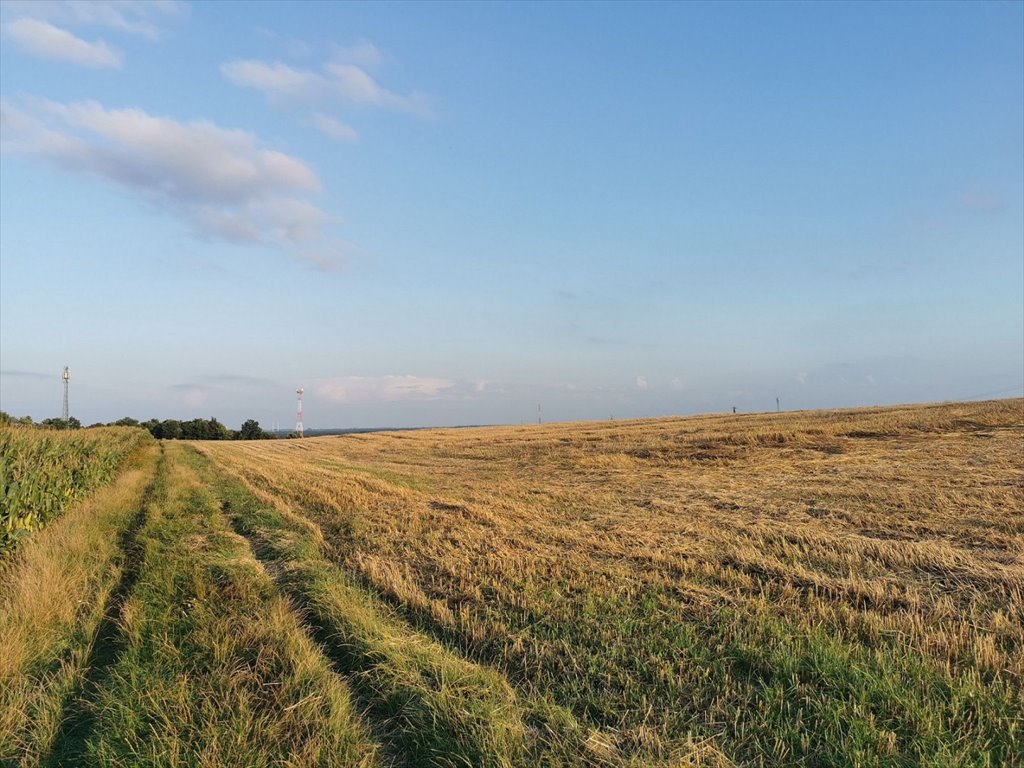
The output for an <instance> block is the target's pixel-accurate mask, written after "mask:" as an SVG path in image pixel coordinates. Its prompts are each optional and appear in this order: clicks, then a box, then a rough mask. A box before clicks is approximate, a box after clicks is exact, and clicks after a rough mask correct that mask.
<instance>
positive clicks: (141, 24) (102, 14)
mask: <svg viewBox="0 0 1024 768" xmlns="http://www.w3.org/2000/svg"><path fill="white" fill-rule="evenodd" d="M4 10H5V11H7V12H8V13H9V14H10V15H12V16H16V17H18V18H33V19H42V20H44V21H50V22H53V23H55V24H62V25H64V26H70V27H102V28H105V29H109V30H114V31H117V32H122V33H124V34H129V35H137V36H140V37H146V38H149V39H150V40H156V39H157V38H159V37H160V36H161V34H162V30H163V27H164V25H165V24H166V23H168V22H170V21H173V20H176V19H182V18H185V17H187V16H188V15H189V7H188V5H187V4H186V3H182V2H176V0H90V1H88V2H86V1H85V0H50V1H49V2H38V1H37V0H5V2H4Z"/></svg>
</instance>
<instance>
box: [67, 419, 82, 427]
mask: <svg viewBox="0 0 1024 768" xmlns="http://www.w3.org/2000/svg"><path fill="white" fill-rule="evenodd" d="M81 428H82V422H80V421H79V420H78V419H76V418H75V417H74V416H72V417H71V418H70V419H68V429H81Z"/></svg>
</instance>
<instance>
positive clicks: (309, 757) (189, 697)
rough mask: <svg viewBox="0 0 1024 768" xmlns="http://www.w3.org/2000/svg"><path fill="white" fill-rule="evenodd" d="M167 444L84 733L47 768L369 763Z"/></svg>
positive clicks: (365, 744) (291, 631)
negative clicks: (114, 648) (136, 567)
mask: <svg viewBox="0 0 1024 768" xmlns="http://www.w3.org/2000/svg"><path fill="white" fill-rule="evenodd" d="M186 450H187V449H186V448H184V447H182V446H177V445H173V444H168V448H167V453H168V467H167V470H166V477H165V478H164V479H163V481H162V483H161V485H160V487H159V488H158V491H159V492H158V493H157V494H156V495H155V498H154V499H153V502H152V504H151V507H150V514H149V520H148V522H147V524H146V527H145V528H144V529H143V530H142V531H141V533H140V536H139V539H140V543H141V544H142V546H143V547H144V548H145V552H146V558H145V562H144V564H143V567H142V569H141V571H140V572H139V576H138V580H137V582H136V583H135V585H134V588H133V590H132V592H131V595H130V596H129V597H128V599H127V600H126V601H125V603H124V606H123V610H122V612H121V614H122V615H121V621H120V624H119V631H120V633H121V638H120V639H119V640H118V644H119V646H120V647H119V650H118V652H117V653H116V654H115V657H114V658H113V659H111V660H110V663H109V666H108V667H107V668H106V669H105V670H104V672H103V674H102V675H101V676H100V679H99V680H98V681H97V685H96V688H95V691H94V692H89V691H86V692H85V695H84V697H83V699H82V700H81V701H79V702H77V703H76V705H75V706H77V707H79V708H84V709H88V710H89V711H90V713H91V714H90V717H89V727H88V729H87V732H85V733H80V734H78V735H77V736H76V737H75V738H74V739H69V740H68V741H67V743H66V744H64V745H62V746H63V747H64V749H63V752H62V753H61V754H54V755H52V756H51V761H50V762H51V764H55V765H76V766H78V765H83V766H104V767H105V768H115V767H117V768H127V767H128V766H147V767H150V766H184V765H189V766H206V765H231V766H235V765H237V766H252V767H254V768H255V767H257V766H268V768H269V766H275V767H276V766H289V767H290V768H305V767H306V766H360V767H364V766H365V767H366V768H370V767H371V766H375V765H379V764H380V762H379V761H378V759H377V756H376V753H377V748H376V745H375V744H373V743H372V741H371V740H370V739H369V738H368V736H367V732H366V729H365V728H364V727H363V725H362V724H361V722H360V720H359V717H358V715H357V713H356V712H355V711H354V710H353V708H352V705H351V703H350V699H349V693H348V689H347V686H346V685H345V683H344V682H343V681H342V680H341V679H340V678H338V676H337V675H335V674H334V673H333V672H332V671H331V669H330V667H329V664H328V662H327V661H326V659H324V658H323V656H322V655H321V654H319V652H318V651H317V649H316V647H315V645H314V644H313V643H312V642H311V641H310V640H309V638H308V637H307V636H306V635H305V633H304V632H303V630H302V628H301V626H300V625H299V623H298V620H297V617H296V615H295V613H294V611H293V610H292V609H291V607H290V605H289V604H288V602H287V601H286V600H285V599H283V598H282V597H281V596H280V594H279V593H278V591H277V590H276V588H275V586H274V585H273V583H272V581H271V580H270V578H269V577H268V575H267V574H266V572H265V571H264V570H263V569H262V568H261V567H260V566H259V564H258V563H257V562H256V561H255V560H254V559H253V557H252V554H251V551H250V549H249V546H248V544H247V543H246V542H245V541H244V540H243V539H242V538H240V537H239V536H237V535H236V534H234V533H233V532H231V530H230V529H229V528H228V527H227V525H226V522H225V520H224V518H223V516H222V515H221V514H220V512H219V509H218V506H217V504H216V502H215V500H214V499H213V498H211V496H210V495H209V493H207V491H206V490H205V489H204V488H203V487H202V486H201V485H200V484H199V483H198V481H197V479H196V477H195V474H194V473H193V472H192V471H191V470H190V469H189V467H188V465H187V464H186V463H184V462H182V461H181V456H182V454H183V453H184V452H185V451H186Z"/></svg>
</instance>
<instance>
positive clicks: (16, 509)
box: [0, 425, 152, 557]
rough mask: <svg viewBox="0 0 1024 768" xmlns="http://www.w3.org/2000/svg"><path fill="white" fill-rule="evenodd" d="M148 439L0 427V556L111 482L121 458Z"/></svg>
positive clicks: (138, 432) (120, 433) (126, 432)
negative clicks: (99, 487)
mask: <svg viewBox="0 0 1024 768" xmlns="http://www.w3.org/2000/svg"><path fill="white" fill-rule="evenodd" d="M150 440H152V438H151V437H150V436H149V433H148V432H146V431H145V430H142V429H137V428H126V427H109V428H103V429H89V430H76V431H70V432H68V431H55V430H48V429H40V428H34V427H22V426H14V425H3V426H0V557H2V556H4V555H5V553H8V552H10V551H12V550H13V549H14V548H15V547H16V546H17V544H18V542H19V541H21V540H22V539H24V538H25V537H26V536H28V535H30V534H31V532H32V531H35V530H38V529H40V528H42V527H44V526H45V525H47V524H48V523H50V522H51V521H52V520H54V519H56V518H57V517H59V516H60V515H61V514H62V513H63V512H64V511H65V510H66V509H67V508H68V507H69V506H70V505H71V504H72V503H73V502H75V501H76V500H78V499H79V498H81V497H82V496H84V495H85V494H87V493H89V492H90V491H92V490H94V489H95V488H97V487H98V486H100V485H103V484H104V483H106V482H109V481H110V480H112V479H113V477H114V475H115V474H116V473H117V470H118V468H119V467H120V466H121V465H122V463H123V462H124V460H125V458H126V457H127V456H128V455H129V454H131V453H132V452H133V451H135V450H136V449H137V448H139V447H140V446H142V445H143V444H144V443H146V442H148V441H150Z"/></svg>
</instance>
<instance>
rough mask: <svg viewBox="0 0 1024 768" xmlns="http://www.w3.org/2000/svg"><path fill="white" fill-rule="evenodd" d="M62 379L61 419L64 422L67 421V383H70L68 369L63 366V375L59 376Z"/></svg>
mask: <svg viewBox="0 0 1024 768" xmlns="http://www.w3.org/2000/svg"><path fill="white" fill-rule="evenodd" d="M60 377H61V378H62V379H64V415H63V416H62V417H61V418H63V419H64V421H67V420H68V382H69V381H71V371H69V370H68V367H67V366H66V365H65V366H64V373H62V374H61V375H60Z"/></svg>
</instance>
